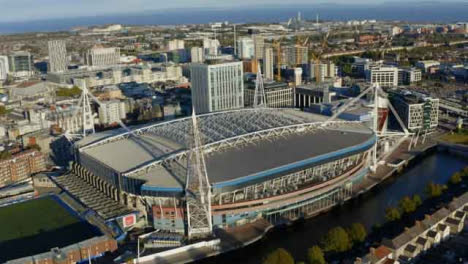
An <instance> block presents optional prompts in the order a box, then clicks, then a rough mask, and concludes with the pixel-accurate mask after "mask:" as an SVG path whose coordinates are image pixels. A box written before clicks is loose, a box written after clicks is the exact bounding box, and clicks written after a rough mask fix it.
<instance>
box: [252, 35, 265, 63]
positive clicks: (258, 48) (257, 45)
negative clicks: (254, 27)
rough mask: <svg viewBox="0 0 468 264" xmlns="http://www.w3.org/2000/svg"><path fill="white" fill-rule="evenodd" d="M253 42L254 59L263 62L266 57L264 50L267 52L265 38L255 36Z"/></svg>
mask: <svg viewBox="0 0 468 264" xmlns="http://www.w3.org/2000/svg"><path fill="white" fill-rule="evenodd" d="M253 42H254V49H255V50H254V57H255V59H257V60H261V59H262V58H263V55H264V50H265V38H264V37H263V36H260V35H255V36H253Z"/></svg>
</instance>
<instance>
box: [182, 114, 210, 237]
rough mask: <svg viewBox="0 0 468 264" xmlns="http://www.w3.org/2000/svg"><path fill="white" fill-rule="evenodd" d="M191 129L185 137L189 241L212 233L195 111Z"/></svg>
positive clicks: (204, 170) (208, 187)
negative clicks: (186, 145) (186, 144)
mask: <svg viewBox="0 0 468 264" xmlns="http://www.w3.org/2000/svg"><path fill="white" fill-rule="evenodd" d="M192 111H193V112H192V127H191V129H190V132H189V133H188V136H187V143H188V148H189V151H188V153H187V179H186V186H185V202H186V205H187V236H188V238H189V239H193V238H200V237H207V236H210V235H211V234H212V232H213V223H212V218H211V186H210V183H209V180H208V175H207V171H206V163H205V158H204V155H203V144H202V139H201V134H200V131H199V130H198V124H197V117H196V115H195V109H193V110H192Z"/></svg>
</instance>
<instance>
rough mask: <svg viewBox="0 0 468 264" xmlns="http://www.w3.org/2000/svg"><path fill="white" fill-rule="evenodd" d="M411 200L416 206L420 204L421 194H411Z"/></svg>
mask: <svg viewBox="0 0 468 264" xmlns="http://www.w3.org/2000/svg"><path fill="white" fill-rule="evenodd" d="M413 202H414V203H415V204H416V207H419V206H421V204H422V199H421V196H419V195H417V194H415V195H413Z"/></svg>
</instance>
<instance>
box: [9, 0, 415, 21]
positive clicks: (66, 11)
mask: <svg viewBox="0 0 468 264" xmlns="http://www.w3.org/2000/svg"><path fill="white" fill-rule="evenodd" d="M384 1H385V0H286V1H285V0H255V1H252V0H0V10H1V16H0V22H9V21H29V20H42V19H50V18H69V17H89V16H99V15H106V14H117V13H135V12H142V11H157V10H163V9H168V8H192V7H200V8H203V7H216V8H232V7H240V6H249V5H252V4H254V5H258V6H262V5H266V4H268V6H273V5H281V4H283V5H284V4H285V3H287V4H288V5H291V4H308V5H310V4H314V3H322V4H336V3H339V4H344V3H346V4H352V3H354V4H379V3H383V2H384ZM386 1H392V2H393V1H395V0H386ZM398 1H401V0H398ZM417 1H421V0H406V1H405V2H417Z"/></svg>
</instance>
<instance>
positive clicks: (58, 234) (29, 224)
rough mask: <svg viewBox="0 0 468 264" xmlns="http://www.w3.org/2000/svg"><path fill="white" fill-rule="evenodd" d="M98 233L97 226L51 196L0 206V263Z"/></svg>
mask: <svg viewBox="0 0 468 264" xmlns="http://www.w3.org/2000/svg"><path fill="white" fill-rule="evenodd" d="M97 234H99V231H98V230H96V228H94V227H93V226H91V225H90V224H88V223H87V222H84V221H82V220H81V219H79V218H78V217H77V216H75V215H74V214H73V213H72V212H70V211H68V210H67V209H66V208H65V207H64V205H62V204H61V203H60V202H59V201H57V200H55V199H54V198H53V197H43V198H39V199H35V200H30V201H26V202H21V203H17V204H13V205H9V206H6V207H0V249H1V251H2V254H0V263H1V262H4V261H6V260H9V259H16V258H21V257H26V256H30V255H34V254H39V253H43V252H47V251H50V249H51V248H54V247H64V246H68V245H71V244H74V243H78V242H80V241H82V240H85V239H88V238H91V237H94V236H96V235H97ZM4 253H6V254H4Z"/></svg>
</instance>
